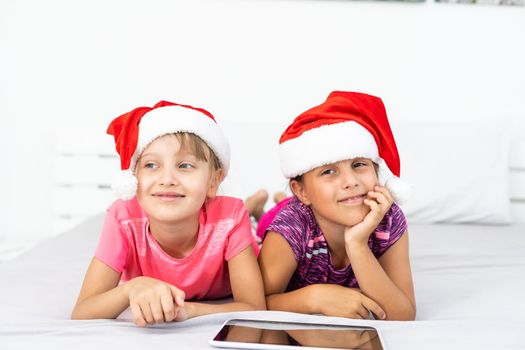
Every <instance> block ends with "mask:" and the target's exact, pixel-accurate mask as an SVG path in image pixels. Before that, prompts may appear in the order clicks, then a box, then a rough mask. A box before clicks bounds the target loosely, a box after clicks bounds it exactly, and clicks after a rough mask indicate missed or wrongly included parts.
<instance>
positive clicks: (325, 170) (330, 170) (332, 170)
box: [321, 168, 335, 176]
mask: <svg viewBox="0 0 525 350" xmlns="http://www.w3.org/2000/svg"><path fill="white" fill-rule="evenodd" d="M333 173H335V170H334V169H332V168H327V169H323V171H321V176H323V175H331V174H333Z"/></svg>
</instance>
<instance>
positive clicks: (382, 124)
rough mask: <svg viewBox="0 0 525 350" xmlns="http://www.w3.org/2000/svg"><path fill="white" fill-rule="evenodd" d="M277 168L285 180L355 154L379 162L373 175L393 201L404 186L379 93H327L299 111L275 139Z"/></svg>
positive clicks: (406, 191) (401, 196)
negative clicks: (278, 161) (318, 101)
mask: <svg viewBox="0 0 525 350" xmlns="http://www.w3.org/2000/svg"><path fill="white" fill-rule="evenodd" d="M279 153H280V159H281V170H282V172H283V174H284V176H286V177H287V178H289V179H291V178H294V177H296V176H298V175H302V174H304V173H306V172H308V171H310V170H312V169H314V168H316V167H319V166H322V165H325V164H330V163H335V162H338V161H341V160H346V159H352V158H356V157H363V158H369V159H371V160H372V161H374V162H375V163H377V164H378V165H379V170H378V177H379V182H380V184H381V185H384V186H386V187H387V188H388V189H389V190H390V192H391V193H392V195H393V196H394V199H395V201H396V202H398V203H402V202H403V201H405V200H407V199H408V197H409V195H410V186H409V185H408V184H406V183H404V182H403V181H402V180H401V179H400V178H399V176H400V167H401V165H400V159H399V154H398V152H397V147H396V142H395V140H394V136H393V134H392V130H391V129H390V125H389V123H388V118H387V115H386V111H385V106H384V105H383V101H381V99H380V98H378V97H375V96H371V95H367V94H363V93H357V92H344V91H334V92H332V93H331V94H330V95H329V96H328V98H327V99H326V101H325V102H324V103H322V104H320V105H319V106H316V107H314V108H311V109H309V110H307V111H306V112H304V113H302V114H301V115H299V116H298V117H297V118H295V120H294V121H293V123H292V124H291V125H290V126H289V127H288V128H287V129H286V130H285V131H284V133H283V134H282V136H281V138H280V140H279Z"/></svg>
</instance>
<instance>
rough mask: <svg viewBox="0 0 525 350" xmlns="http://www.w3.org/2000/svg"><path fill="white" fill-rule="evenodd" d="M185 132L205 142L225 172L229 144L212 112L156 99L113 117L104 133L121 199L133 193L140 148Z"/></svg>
mask: <svg viewBox="0 0 525 350" xmlns="http://www.w3.org/2000/svg"><path fill="white" fill-rule="evenodd" d="M177 132H188V133H193V134H195V135H197V136H199V137H200V138H201V139H203V140H204V142H206V144H207V145H208V146H209V147H210V149H211V150H212V151H213V152H214V153H215V155H216V156H217V158H218V159H219V161H220V163H221V166H222V169H223V170H224V173H225V174H226V173H227V172H228V169H229V167H230V146H229V144H228V140H227V139H226V137H225V136H224V134H223V133H222V131H221V129H220V128H219V126H218V125H217V122H216V121H215V118H214V117H213V115H212V114H211V113H210V112H208V111H206V110H204V109H202V108H196V107H192V106H189V105H182V104H178V103H173V102H167V101H160V102H159V103H157V104H156V105H155V106H153V107H138V108H135V109H134V110H132V111H131V112H128V113H125V114H123V115H121V116H119V117H118V118H115V119H114V120H113V121H112V122H111V124H109V127H108V130H107V133H108V134H110V135H113V136H114V138H115V145H116V149H117V152H118V154H119V155H120V167H121V169H122V171H121V172H120V174H119V175H118V176H117V178H116V179H115V181H114V182H113V184H112V188H113V191H114V192H115V194H116V195H117V197H119V198H121V199H125V200H128V199H131V198H133V197H134V196H135V194H136V192H137V178H136V177H135V175H134V170H135V165H136V163H137V160H138V158H139V157H140V155H141V154H142V151H143V150H144V148H146V146H148V145H149V144H150V143H151V142H152V141H153V140H155V139H156V138H158V137H160V136H163V135H167V134H172V133H177Z"/></svg>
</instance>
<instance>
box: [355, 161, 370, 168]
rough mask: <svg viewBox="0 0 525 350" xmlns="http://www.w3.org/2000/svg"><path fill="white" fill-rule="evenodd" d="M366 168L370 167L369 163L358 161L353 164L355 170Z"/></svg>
mask: <svg viewBox="0 0 525 350" xmlns="http://www.w3.org/2000/svg"><path fill="white" fill-rule="evenodd" d="M365 166H368V163H367V162H365V161H363V160H356V161H355V162H353V163H352V167H353V168H360V167H365Z"/></svg>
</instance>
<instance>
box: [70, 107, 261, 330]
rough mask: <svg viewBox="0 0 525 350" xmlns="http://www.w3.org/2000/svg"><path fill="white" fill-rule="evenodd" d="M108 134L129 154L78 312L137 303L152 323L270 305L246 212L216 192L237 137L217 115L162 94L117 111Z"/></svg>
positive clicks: (107, 311)
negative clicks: (149, 103) (229, 136)
mask: <svg viewBox="0 0 525 350" xmlns="http://www.w3.org/2000/svg"><path fill="white" fill-rule="evenodd" d="M108 134H111V135H113V136H114V137H115V143H116V148H117V152H118V153H119V155H120V159H121V168H122V173H121V174H120V177H119V179H118V180H117V181H116V183H115V184H114V186H113V188H114V190H115V191H116V192H117V194H118V196H119V197H120V199H119V200H117V201H115V202H114V203H113V204H112V205H111V206H110V207H109V209H108V210H107V213H106V217H105V221H104V226H103V229H102V233H101V236H100V241H99V245H98V247H97V249H96V252H95V256H94V258H93V260H92V261H91V264H90V265H89V268H88V271H87V273H86V276H85V278H84V283H83V285H82V289H81V291H80V295H79V297H78V300H77V303H76V305H75V307H74V309H73V312H72V316H71V317H72V318H73V319H92V318H116V317H117V316H118V315H119V314H120V313H122V311H124V310H125V309H126V308H128V307H130V308H131V311H132V313H133V320H134V322H135V323H136V324H137V325H139V326H145V325H148V324H154V323H162V322H170V321H183V320H186V319H188V318H191V317H195V316H199V315H205V314H210V313H216V312H227V311H241V310H263V309H265V308H266V306H265V298H264V289H263V284H262V277H261V273H260V270H259V268H258V265H257V260H256V254H257V253H258V247H257V244H256V243H255V241H254V239H253V236H252V234H251V227H250V220H249V215H248V211H247V210H246V207H245V206H244V204H243V202H242V201H241V200H239V199H235V198H230V197H222V196H216V191H217V188H218V186H219V184H220V183H221V181H222V179H223V178H224V176H225V175H226V173H227V171H228V167H229V145H228V142H227V140H226V139H225V137H224V136H223V134H222V132H221V131H220V129H219V128H218V126H217V124H216V122H215V119H214V118H213V116H212V115H211V114H210V113H209V112H207V111H206V110H204V109H200V108H194V107H191V106H188V105H180V104H175V103H171V102H165V101H161V102H159V103H158V104H156V105H155V106H154V107H152V108H149V107H139V108H136V109H134V110H132V111H131V112H129V113H126V114H123V115H121V116H120V117H118V118H116V119H115V120H113V121H112V123H111V124H110V125H109V128H108ZM229 296H233V302H230V303H222V304H206V303H201V302H198V300H203V299H218V298H225V297H229ZM188 300H191V301H188Z"/></svg>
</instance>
